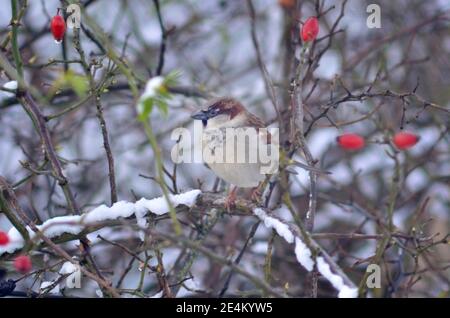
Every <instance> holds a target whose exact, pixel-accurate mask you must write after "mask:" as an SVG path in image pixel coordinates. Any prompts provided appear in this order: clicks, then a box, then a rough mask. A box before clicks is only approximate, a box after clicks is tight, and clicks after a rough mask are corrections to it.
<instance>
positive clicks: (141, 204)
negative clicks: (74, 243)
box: [0, 190, 201, 255]
mask: <svg viewBox="0 0 450 318" xmlns="http://www.w3.org/2000/svg"><path fill="white" fill-rule="evenodd" d="M200 193H201V191H200V190H191V191H187V192H184V193H181V194H176V195H170V196H169V197H170V201H171V202H172V204H173V206H174V207H177V206H180V205H185V206H188V207H192V206H193V205H194V203H195V201H196V199H197V197H198V195H199V194H200ZM148 212H150V213H152V214H156V215H162V214H165V213H168V212H169V206H168V204H167V200H166V198H165V197H159V198H155V199H151V200H149V199H145V198H142V199H140V200H139V201H136V202H135V203H132V202H127V201H119V202H116V203H114V204H113V205H112V206H111V207H108V206H106V205H100V206H98V207H96V208H95V209H93V210H91V211H89V212H86V213H83V214H81V215H69V216H57V217H54V218H51V219H48V220H47V221H45V222H44V223H42V224H41V225H37V228H38V229H39V231H41V232H42V234H43V235H45V236H46V237H48V238H50V239H52V238H56V237H58V236H60V235H63V234H66V233H68V234H73V235H77V234H80V233H81V232H82V231H83V230H84V229H85V228H86V227H88V226H90V225H93V224H95V223H98V222H102V221H108V220H116V219H119V218H128V217H130V216H132V215H133V214H134V215H135V216H136V220H137V223H138V225H139V226H140V227H141V228H145V226H146V225H147V221H146V219H145V216H146V215H147V213H148ZM27 230H28V233H29V236H30V239H36V236H37V234H36V233H35V232H34V231H33V230H32V229H31V228H30V227H28V226H27ZM140 236H141V238H143V234H142V233H140ZM8 237H9V238H10V243H9V244H7V245H6V246H1V247H0V255H2V254H4V253H13V252H15V251H16V250H19V249H21V248H23V247H24V245H25V241H24V239H23V237H22V235H21V234H20V233H19V231H18V230H17V229H16V228H15V227H12V228H11V229H10V230H9V232H8Z"/></svg>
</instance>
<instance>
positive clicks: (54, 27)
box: [50, 15, 66, 42]
mask: <svg viewBox="0 0 450 318" xmlns="http://www.w3.org/2000/svg"><path fill="white" fill-rule="evenodd" d="M50 30H51V31H52V34H53V37H54V38H55V40H56V41H57V42H61V41H62V39H63V38H64V33H66V23H65V22H64V19H63V17H62V16H60V15H55V16H54V17H53V18H52V21H51V23H50Z"/></svg>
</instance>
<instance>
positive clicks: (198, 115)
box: [191, 110, 211, 121]
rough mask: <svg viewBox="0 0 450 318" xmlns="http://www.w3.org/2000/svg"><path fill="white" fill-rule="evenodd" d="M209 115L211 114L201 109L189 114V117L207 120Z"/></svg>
mask: <svg viewBox="0 0 450 318" xmlns="http://www.w3.org/2000/svg"><path fill="white" fill-rule="evenodd" d="M210 115H211V114H209V112H208V111H206V110H202V111H199V112H198V113H195V114H193V115H191V118H193V119H197V120H202V121H207V120H208V119H209V118H210V117H211V116H210Z"/></svg>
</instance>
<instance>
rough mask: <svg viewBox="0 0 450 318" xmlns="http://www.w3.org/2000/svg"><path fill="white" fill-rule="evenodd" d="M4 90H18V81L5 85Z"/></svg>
mask: <svg viewBox="0 0 450 318" xmlns="http://www.w3.org/2000/svg"><path fill="white" fill-rule="evenodd" d="M3 88H6V89H11V90H16V89H17V81H10V82H7V83H5V84H4V85H3Z"/></svg>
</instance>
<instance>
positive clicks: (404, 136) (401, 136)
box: [336, 131, 420, 150]
mask: <svg viewBox="0 0 450 318" xmlns="http://www.w3.org/2000/svg"><path fill="white" fill-rule="evenodd" d="M336 140H337V143H338V144H339V146H341V148H343V149H345V150H358V149H361V148H363V147H364V146H365V141H364V138H363V137H361V136H360V135H358V134H343V135H340V136H338V137H337V139H336ZM419 140H420V137H419V136H417V135H416V134H413V133H410V132H406V131H402V132H398V133H396V134H395V135H394V137H393V138H392V143H393V144H394V146H395V147H396V148H397V149H398V150H406V149H409V148H411V147H412V146H414V145H415V144H417V143H418V142H419Z"/></svg>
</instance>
